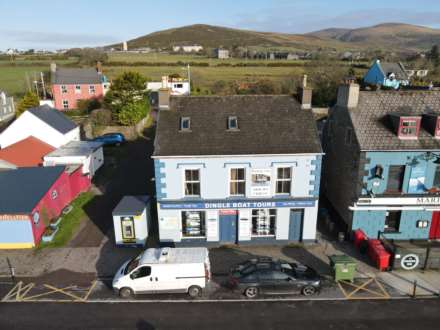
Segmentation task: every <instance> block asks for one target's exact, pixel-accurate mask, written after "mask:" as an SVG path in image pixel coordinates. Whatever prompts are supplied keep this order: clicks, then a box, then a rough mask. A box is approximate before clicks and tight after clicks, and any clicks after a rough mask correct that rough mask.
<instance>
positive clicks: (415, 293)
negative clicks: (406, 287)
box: [412, 280, 417, 299]
mask: <svg viewBox="0 0 440 330" xmlns="http://www.w3.org/2000/svg"><path fill="white" fill-rule="evenodd" d="M412 297H413V298H414V299H415V298H416V297H417V280H414V287H413V293H412Z"/></svg>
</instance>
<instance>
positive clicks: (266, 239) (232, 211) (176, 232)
mask: <svg viewBox="0 0 440 330" xmlns="http://www.w3.org/2000/svg"><path fill="white" fill-rule="evenodd" d="M309 96H310V95H309ZM159 99H160V100H161V101H160V102H161V104H163V106H162V107H161V108H160V110H159V116H158V125H157V132H156V142H155V152H154V156H153V158H154V163H155V175H156V194H157V210H158V222H159V235H160V241H161V242H164V243H173V244H175V245H219V244H231V243H232V244H273V243H280V244H281V243H283V244H284V243H288V242H298V241H305V242H307V241H313V240H315V236H316V221H317V210H318V196H319V187H320V173H321V158H322V151H321V145H320V142H319V138H318V133H317V129H316V124H315V120H314V117H313V114H312V112H311V109H310V107H309V106H308V104H303V106H301V105H300V104H299V103H298V102H297V101H296V100H295V99H294V98H293V97H291V96H225V97H217V96H212V97H211V96H210V97H171V99H170V100H167V99H166V97H165V98H163V97H161V96H160V97H159ZM306 102H308V101H306Z"/></svg>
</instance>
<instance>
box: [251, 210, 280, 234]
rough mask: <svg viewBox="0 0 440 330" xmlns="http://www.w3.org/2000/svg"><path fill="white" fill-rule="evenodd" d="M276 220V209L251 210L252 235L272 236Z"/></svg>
mask: <svg viewBox="0 0 440 330" xmlns="http://www.w3.org/2000/svg"><path fill="white" fill-rule="evenodd" d="M276 218H277V210H276V209H269V210H267V209H258V210H252V235H253V236H274V235H275V224H276Z"/></svg>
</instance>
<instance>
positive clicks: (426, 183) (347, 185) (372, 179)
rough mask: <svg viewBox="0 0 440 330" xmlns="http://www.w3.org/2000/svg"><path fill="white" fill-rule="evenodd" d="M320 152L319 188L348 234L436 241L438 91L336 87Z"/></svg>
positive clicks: (439, 213)
mask: <svg viewBox="0 0 440 330" xmlns="http://www.w3.org/2000/svg"><path fill="white" fill-rule="evenodd" d="M323 147H324V151H325V153H326V156H325V160H324V171H323V175H324V178H325V179H324V183H323V185H324V191H325V194H326V196H327V198H328V199H329V201H330V202H331V204H332V205H333V206H334V207H335V209H336V210H337V211H338V213H339V214H340V215H341V217H342V219H343V220H344V221H345V223H346V224H347V229H348V231H351V230H355V229H358V228H360V229H362V230H363V231H364V232H365V233H366V234H367V236H369V237H370V238H378V237H385V238H389V239H399V240H409V239H423V240H427V239H433V240H436V239H440V92H438V91H405V92H396V91H375V92H372V91H361V92H360V91H359V86H358V85H355V84H346V85H344V86H341V87H340V88H339V92H338V101H337V104H336V106H335V107H333V108H332V109H331V111H330V114H329V120H328V121H327V125H326V127H325V129H324V133H323Z"/></svg>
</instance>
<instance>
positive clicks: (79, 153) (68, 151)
mask: <svg viewBox="0 0 440 330" xmlns="http://www.w3.org/2000/svg"><path fill="white" fill-rule="evenodd" d="M103 164H104V152H103V150H102V143H101V142H93V141H71V142H69V143H67V144H66V145H64V146H62V147H60V148H58V149H57V150H55V151H53V152H51V153H49V154H47V155H46V156H44V163H43V165H44V166H56V165H82V170H83V174H89V175H90V177H93V176H94V175H95V173H96V171H97V170H98V169H99V168H100V167H101V166H102V165H103Z"/></svg>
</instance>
